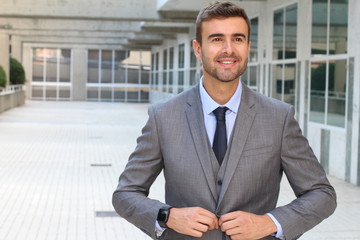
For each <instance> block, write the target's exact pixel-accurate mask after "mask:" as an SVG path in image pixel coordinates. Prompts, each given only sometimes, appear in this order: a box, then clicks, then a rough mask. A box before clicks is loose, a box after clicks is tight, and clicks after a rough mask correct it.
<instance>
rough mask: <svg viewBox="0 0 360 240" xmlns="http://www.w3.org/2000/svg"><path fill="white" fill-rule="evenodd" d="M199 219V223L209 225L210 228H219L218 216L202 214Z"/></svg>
mask: <svg viewBox="0 0 360 240" xmlns="http://www.w3.org/2000/svg"><path fill="white" fill-rule="evenodd" d="M198 221H199V223H202V224H205V225H207V226H208V228H209V230H213V229H216V228H219V223H218V219H217V217H216V216H212V217H208V216H200V218H199V220H198Z"/></svg>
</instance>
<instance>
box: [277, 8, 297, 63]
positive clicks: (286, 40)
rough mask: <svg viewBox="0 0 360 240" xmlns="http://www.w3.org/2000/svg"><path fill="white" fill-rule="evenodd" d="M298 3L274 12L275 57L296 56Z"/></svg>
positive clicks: (288, 57)
mask: <svg viewBox="0 0 360 240" xmlns="http://www.w3.org/2000/svg"><path fill="white" fill-rule="evenodd" d="M296 33H297V4H292V5H290V6H288V7H286V8H281V9H279V10H276V11H275V12H274V29H273V59H274V60H277V59H292V58H296V36H297V34H296Z"/></svg>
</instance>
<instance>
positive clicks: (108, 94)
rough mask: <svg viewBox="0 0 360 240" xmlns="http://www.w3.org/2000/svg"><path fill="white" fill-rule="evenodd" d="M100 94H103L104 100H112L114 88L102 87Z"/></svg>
mask: <svg viewBox="0 0 360 240" xmlns="http://www.w3.org/2000/svg"><path fill="white" fill-rule="evenodd" d="M100 94H101V99H102V100H111V99H112V89H111V88H107V87H103V88H101V91H100Z"/></svg>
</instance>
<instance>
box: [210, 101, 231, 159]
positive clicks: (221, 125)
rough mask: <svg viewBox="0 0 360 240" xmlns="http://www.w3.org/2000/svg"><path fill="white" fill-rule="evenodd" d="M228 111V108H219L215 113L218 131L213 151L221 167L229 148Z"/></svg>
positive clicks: (216, 131)
mask: <svg viewBox="0 0 360 240" xmlns="http://www.w3.org/2000/svg"><path fill="white" fill-rule="evenodd" d="M227 110H228V108H227V107H218V108H217V109H215V110H214V111H213V113H214V114H215V117H216V130H215V136H214V142H213V150H214V153H215V156H216V158H217V160H218V162H219V165H221V163H222V161H223V159H224V156H225V153H226V148H227V137H226V124H225V112H226V111H227Z"/></svg>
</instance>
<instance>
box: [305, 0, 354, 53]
mask: <svg viewBox="0 0 360 240" xmlns="http://www.w3.org/2000/svg"><path fill="white" fill-rule="evenodd" d="M312 7H313V8H312V9H313V10H312V43H311V54H312V55H313V56H318V55H327V54H343V53H346V52H347V32H348V0H313V5H312Z"/></svg>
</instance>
